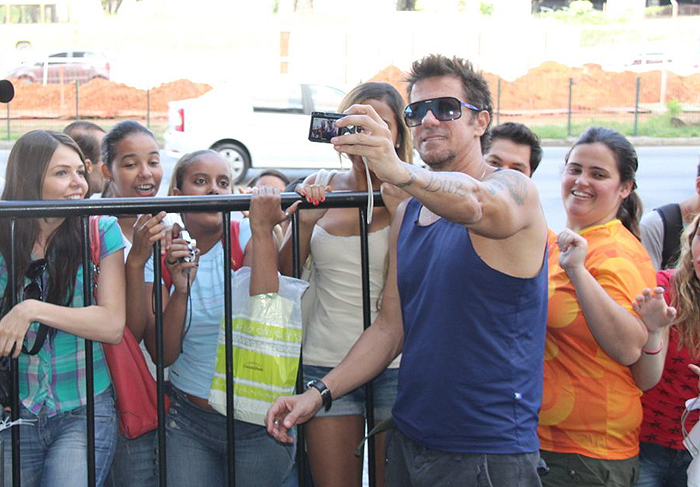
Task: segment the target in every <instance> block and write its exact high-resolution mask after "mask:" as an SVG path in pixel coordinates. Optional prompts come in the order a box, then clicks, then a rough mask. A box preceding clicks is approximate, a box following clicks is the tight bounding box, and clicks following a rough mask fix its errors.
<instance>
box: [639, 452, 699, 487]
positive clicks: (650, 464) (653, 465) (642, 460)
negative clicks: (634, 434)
mask: <svg viewBox="0 0 700 487" xmlns="http://www.w3.org/2000/svg"><path fill="white" fill-rule="evenodd" d="M692 460H693V457H692V456H691V455H690V453H688V451H687V450H676V449H675V448H668V447H665V446H661V445H656V444H654V443H647V442H645V441H642V442H640V443H639V479H638V480H637V483H636V484H635V487H686V486H687V485H688V475H687V474H686V470H687V469H688V466H689V465H690V462H691V461H692Z"/></svg>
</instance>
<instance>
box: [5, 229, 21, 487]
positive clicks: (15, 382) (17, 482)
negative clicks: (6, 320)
mask: <svg viewBox="0 0 700 487" xmlns="http://www.w3.org/2000/svg"><path fill="white" fill-rule="evenodd" d="M16 223H17V220H15V219H14V218H13V219H12V220H10V265H9V271H10V272H9V277H8V282H9V286H10V305H11V306H14V305H15V304H17V280H16V279H15V275H16V272H17V268H16V266H17V264H16V262H17V259H16V255H15V242H17V240H16V235H15V224H16ZM11 370H12V401H11V403H12V404H11V406H12V407H11V410H12V411H11V418H12V421H17V420H18V419H19V360H18V359H16V358H13V359H12V369H11ZM19 446H20V437H19V427H17V426H15V427H14V428H12V486H13V487H20V486H21V485H22V479H21V476H22V469H21V464H20V451H19Z"/></svg>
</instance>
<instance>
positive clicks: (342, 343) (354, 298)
mask: <svg viewBox="0 0 700 487" xmlns="http://www.w3.org/2000/svg"><path fill="white" fill-rule="evenodd" d="M389 230H390V226H386V227H385V228H383V229H381V230H378V231H376V232H372V233H370V234H369V236H368V243H369V257H370V259H369V281H370V287H369V288H370V309H371V317H372V321H374V319H375V318H376V316H377V298H378V297H379V294H380V292H381V291H382V290H383V288H384V268H385V265H386V264H385V262H386V259H387V255H388V250H389ZM311 256H312V258H313V265H314V266H315V269H314V270H313V271H312V276H311V279H312V281H313V285H314V286H315V295H314V297H313V301H312V303H311V304H310V309H309V319H308V322H307V323H304V342H303V353H304V364H307V365H318V366H322V367H335V366H336V365H338V363H340V361H341V360H342V359H343V358H344V357H345V355H346V354H347V352H348V350H350V348H351V347H352V346H353V345H354V344H355V342H356V341H357V339H358V338H359V337H360V335H361V334H362V331H363V319H362V316H363V313H362V270H361V267H360V237H359V236H352V237H339V236H336V235H331V234H330V233H328V232H327V231H326V230H324V229H323V227H321V226H320V225H316V226H315V227H314V230H313V233H312V235H311ZM399 362H400V357H397V358H396V359H395V360H394V361H393V362H392V363H391V365H390V366H389V367H390V368H396V367H398V366H399Z"/></svg>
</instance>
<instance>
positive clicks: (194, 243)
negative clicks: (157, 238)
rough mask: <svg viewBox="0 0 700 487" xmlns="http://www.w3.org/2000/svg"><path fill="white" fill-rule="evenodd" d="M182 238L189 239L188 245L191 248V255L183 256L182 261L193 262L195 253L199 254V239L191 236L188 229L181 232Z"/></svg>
mask: <svg viewBox="0 0 700 487" xmlns="http://www.w3.org/2000/svg"><path fill="white" fill-rule="evenodd" d="M180 238H181V239H184V240H187V247H188V248H189V249H190V255H189V256H188V257H181V258H180V261H181V262H192V261H193V260H194V258H195V255H196V254H197V240H196V239H194V238H192V237H190V234H189V232H188V231H187V230H183V231H181V232H180Z"/></svg>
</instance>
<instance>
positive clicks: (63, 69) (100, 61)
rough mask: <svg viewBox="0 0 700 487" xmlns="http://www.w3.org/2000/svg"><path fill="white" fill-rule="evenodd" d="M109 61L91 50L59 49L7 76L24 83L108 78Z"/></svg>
mask: <svg viewBox="0 0 700 487" xmlns="http://www.w3.org/2000/svg"><path fill="white" fill-rule="evenodd" d="M109 69H110V67H109V61H108V60H107V58H106V57H105V56H104V55H103V54H99V53H96V52H92V51H61V52H57V53H54V54H51V55H49V56H47V57H46V58H45V59H43V60H41V61H38V62H35V63H33V64H31V63H28V64H22V65H21V66H18V67H17V68H15V69H13V70H11V71H10V72H9V73H8V75H7V77H8V78H11V79H14V80H17V81H24V82H25V83H43V84H47V83H73V82H75V81H79V82H81V83H87V82H88V81H90V80H92V79H95V78H102V79H109Z"/></svg>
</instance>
